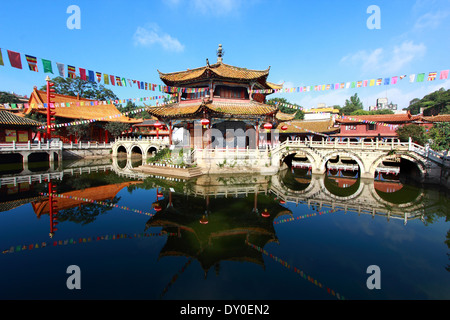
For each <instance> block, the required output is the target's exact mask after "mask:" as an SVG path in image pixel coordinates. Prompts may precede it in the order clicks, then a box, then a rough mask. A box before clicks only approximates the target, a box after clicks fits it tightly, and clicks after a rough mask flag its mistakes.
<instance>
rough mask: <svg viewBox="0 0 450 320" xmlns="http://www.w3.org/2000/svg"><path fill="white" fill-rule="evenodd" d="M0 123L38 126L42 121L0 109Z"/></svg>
mask: <svg viewBox="0 0 450 320" xmlns="http://www.w3.org/2000/svg"><path fill="white" fill-rule="evenodd" d="M0 125H3V126H4V125H9V126H25V127H30V126H31V127H40V126H42V123H41V122H39V121H36V120H32V119H28V118H25V117H20V116H18V115H16V114H14V113H11V112H8V111H5V110H0Z"/></svg>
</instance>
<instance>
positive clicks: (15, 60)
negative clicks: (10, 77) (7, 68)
mask: <svg viewBox="0 0 450 320" xmlns="http://www.w3.org/2000/svg"><path fill="white" fill-rule="evenodd" d="M7 51H8V57H9V62H10V63H11V67H13V68H17V69H22V60H20V53H19V52H14V51H11V50H7Z"/></svg>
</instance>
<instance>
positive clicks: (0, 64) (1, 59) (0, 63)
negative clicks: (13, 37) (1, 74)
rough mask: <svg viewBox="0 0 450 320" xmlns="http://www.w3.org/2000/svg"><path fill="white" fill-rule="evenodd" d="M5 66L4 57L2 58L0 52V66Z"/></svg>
mask: <svg viewBox="0 0 450 320" xmlns="http://www.w3.org/2000/svg"><path fill="white" fill-rule="evenodd" d="M4 65H5V64H4V63H3V57H2V50H0V66H4Z"/></svg>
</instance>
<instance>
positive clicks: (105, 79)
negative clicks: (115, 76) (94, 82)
mask: <svg viewBox="0 0 450 320" xmlns="http://www.w3.org/2000/svg"><path fill="white" fill-rule="evenodd" d="M103 81H104V82H105V84H109V76H108V75H107V74H106V73H104V74H103Z"/></svg>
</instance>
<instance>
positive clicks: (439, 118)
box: [422, 114, 450, 122]
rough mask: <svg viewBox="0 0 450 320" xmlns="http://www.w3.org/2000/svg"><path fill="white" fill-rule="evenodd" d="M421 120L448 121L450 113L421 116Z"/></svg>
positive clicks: (449, 120)
mask: <svg viewBox="0 0 450 320" xmlns="http://www.w3.org/2000/svg"><path fill="white" fill-rule="evenodd" d="M422 120H423V121H427V122H450V114H438V115H435V116H429V117H426V116H425V117H422Z"/></svg>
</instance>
